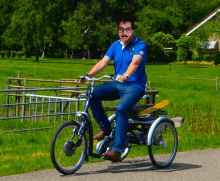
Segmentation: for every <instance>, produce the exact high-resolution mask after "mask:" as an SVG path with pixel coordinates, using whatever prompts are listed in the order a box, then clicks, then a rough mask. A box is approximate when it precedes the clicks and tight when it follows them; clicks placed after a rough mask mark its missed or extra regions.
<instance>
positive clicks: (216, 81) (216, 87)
mask: <svg viewBox="0 0 220 181" xmlns="http://www.w3.org/2000/svg"><path fill="white" fill-rule="evenodd" d="M215 81H216V90H217V89H218V77H216V79H215Z"/></svg>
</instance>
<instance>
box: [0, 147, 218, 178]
mask: <svg viewBox="0 0 220 181" xmlns="http://www.w3.org/2000/svg"><path fill="white" fill-rule="evenodd" d="M14 180H16V181H18V180H19V181H23V180H27V181H38V180H46V181H50V180H51V181H52V180H53V181H69V180H71V181H75V180H76V181H102V180H103V181H104V180H108V181H124V180H126V181H139V180H143V181H147V180H148V181H153V180H159V181H166V180H178V181H182V180H186V181H193V180H198V181H208V180H212V181H216V180H219V181H220V149H208V150H199V151H187V152H180V153H177V155H176V158H175V160H174V162H173V164H172V165H171V166H170V167H169V168H167V169H157V168H155V167H153V166H152V163H151V161H150V160H149V157H141V158H134V159H125V160H124V161H123V162H120V163H111V162H109V161H107V162H102V163H93V164H84V165H83V166H82V167H81V168H80V170H79V171H78V172H77V173H75V174H73V175H69V176H63V175H61V174H59V173H58V172H57V171H56V170H55V169H52V170H43V171H37V172H32V173H27V174H20V175H12V176H6V177H0V181H14Z"/></svg>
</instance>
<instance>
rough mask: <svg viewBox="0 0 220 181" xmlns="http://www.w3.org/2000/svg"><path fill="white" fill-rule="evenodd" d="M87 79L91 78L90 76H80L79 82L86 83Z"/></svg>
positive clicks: (87, 74)
mask: <svg viewBox="0 0 220 181" xmlns="http://www.w3.org/2000/svg"><path fill="white" fill-rule="evenodd" d="M85 77H90V74H89V73H86V74H85V75H84V76H80V77H79V82H80V83H85V81H86V79H85Z"/></svg>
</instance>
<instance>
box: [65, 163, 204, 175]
mask: <svg viewBox="0 0 220 181" xmlns="http://www.w3.org/2000/svg"><path fill="white" fill-rule="evenodd" d="M201 167H202V166H201V165H194V164H187V163H172V164H171V165H170V166H169V167H168V168H164V169H158V168H156V167H154V166H153V165H152V163H151V161H150V159H143V160H142V159H141V160H125V161H122V162H118V163H109V166H108V167H107V168H106V167H105V168H104V169H97V170H96V171H91V172H81V173H79V172H76V173H75V174H73V175H68V176H64V177H71V176H80V175H93V174H105V173H126V172H130V173H131V172H146V171H153V172H176V171H182V170H189V169H196V168H201Z"/></svg>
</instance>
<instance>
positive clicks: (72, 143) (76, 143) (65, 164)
mask: <svg viewBox="0 0 220 181" xmlns="http://www.w3.org/2000/svg"><path fill="white" fill-rule="evenodd" d="M79 128H80V124H79V123H77V122H76V121H72V122H68V123H65V124H63V125H61V126H60V127H59V128H58V130H57V131H56V133H55V134H54V136H53V139H52V144H51V159H52V162H53V165H54V167H55V168H56V169H57V171H59V172H60V173H62V174H65V175H67V174H73V173H75V172H76V171H77V170H79V168H80V167H81V166H82V164H83V162H84V160H85V157H86V150H87V141H86V137H85V135H79V134H78V131H79Z"/></svg>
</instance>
